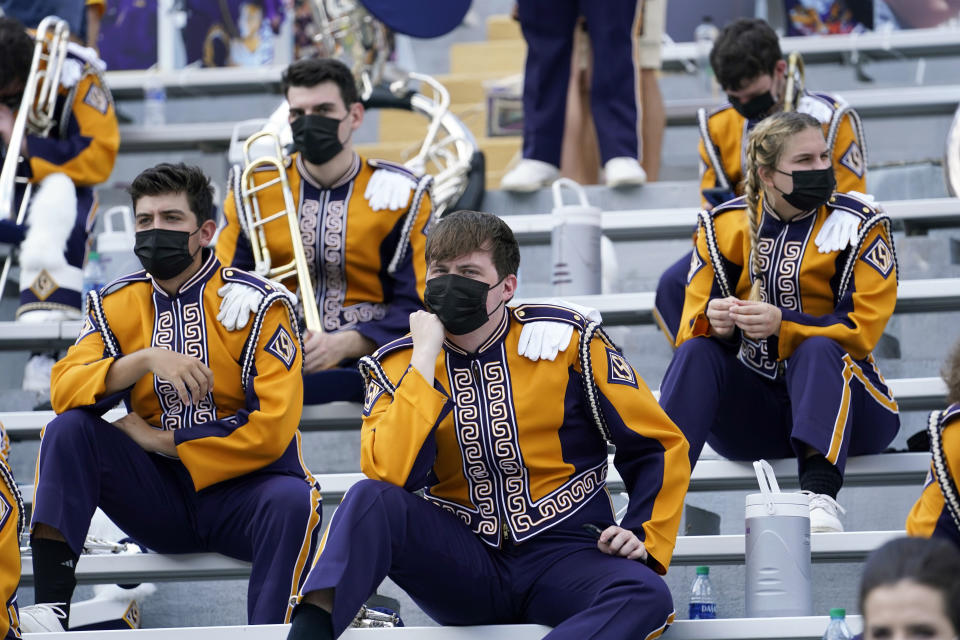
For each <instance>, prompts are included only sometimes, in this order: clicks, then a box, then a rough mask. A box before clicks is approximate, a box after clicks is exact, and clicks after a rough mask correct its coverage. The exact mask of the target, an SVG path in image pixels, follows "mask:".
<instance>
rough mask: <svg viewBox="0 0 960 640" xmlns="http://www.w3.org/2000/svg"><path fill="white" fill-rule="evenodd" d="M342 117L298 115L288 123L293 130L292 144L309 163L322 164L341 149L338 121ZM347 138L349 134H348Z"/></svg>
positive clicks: (345, 117) (344, 118)
mask: <svg viewBox="0 0 960 640" xmlns="http://www.w3.org/2000/svg"><path fill="white" fill-rule="evenodd" d="M349 115H350V114H349V113H348V114H347V115H345V116H344V117H343V118H342V119H340V120H337V119H336V118H328V117H327V116H321V115H317V114H313V113H310V114H307V115H303V116H300V117H299V118H297V119H296V120H294V121H293V122H292V123H291V124H290V129H291V131H293V146H294V147H295V148H296V150H297V151H299V152H300V154H301V155H302V156H303V158H304V160H306V161H307V162H309V163H311V164H324V163H326V162H329V161H330V160H331V159H333V157H334V156H335V155H337V154H338V153H340V152H341V151H343V143H342V142H340V134H339V130H340V123H341V122H343V121H344V120H346V119H347V118H348V117H349ZM348 139H349V136H348Z"/></svg>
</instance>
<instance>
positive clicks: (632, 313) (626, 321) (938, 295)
mask: <svg viewBox="0 0 960 640" xmlns="http://www.w3.org/2000/svg"><path fill="white" fill-rule="evenodd" d="M568 299H569V300H570V301H571V302H576V303H577V304H581V305H584V306H587V307H593V308H594V309H597V310H599V311H600V313H601V314H602V315H603V322H604V324H606V325H608V326H614V325H635V324H652V323H653V299H654V292H653V291H641V292H637V293H609V294H603V295H594V296H570V297H569V298H568ZM538 300H542V299H539V298H537V299H525V300H518V301H517V302H518V303H520V304H522V303H524V302H537V301H538ZM957 310H960V278H931V279H927V280H901V281H900V287H899V290H898V292H897V307H896V310H895V312H896V313H922V312H928V311H957ZM79 331H80V322H79V321H78V320H69V321H64V322H59V323H47V324H40V323H37V324H27V323H22V322H12V321H5V322H0V350H13V351H28V350H31V349H51V348H53V349H56V348H64V347H67V346H69V345H71V344H73V342H74V341H75V340H76V337H77V334H78V333H79Z"/></svg>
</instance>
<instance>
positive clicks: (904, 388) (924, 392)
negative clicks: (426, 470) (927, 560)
mask: <svg viewBox="0 0 960 640" xmlns="http://www.w3.org/2000/svg"><path fill="white" fill-rule="evenodd" d="M887 383H888V384H889V385H890V389H891V390H892V391H893V396H894V398H896V399H897V403H898V404H899V405H900V408H901V409H902V410H925V409H935V408H939V407H942V406H944V405H945V404H946V394H947V389H946V385H945V384H944V382H943V380H941V379H940V378H891V379H890V380H887ZM654 395H658V393H657V392H654ZM360 412H361V405H360V404H358V403H352V402H330V403H328V404H321V405H305V406H304V407H303V416H302V418H301V419H300V429H301V430H302V431H343V430H349V429H359V428H360V422H361V418H360ZM124 413H125V412H124V411H123V410H121V409H111V410H110V411H108V412H107V413H106V414H104V418H105V419H106V420H108V421H113V420H117V419H119V418H120V417H121V416H123V414H124ZM54 415H55V414H54V413H53V411H5V412H0V424H2V425H3V427H4V429H5V430H6V432H7V435H9V436H10V439H11V440H15V441H17V440H35V439H37V438H39V437H40V429H42V428H43V426H44V425H45V424H47V423H48V422H50V421H51V420H53V418H54Z"/></svg>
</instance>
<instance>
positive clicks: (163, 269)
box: [133, 228, 200, 280]
mask: <svg viewBox="0 0 960 640" xmlns="http://www.w3.org/2000/svg"><path fill="white" fill-rule="evenodd" d="M197 231H200V229H199V228H198V229H197ZM197 231H194V232H193V233H190V232H189V231H174V230H172V229H147V230H145V231H137V235H136V242H135V244H134V247H133V252H134V253H135V254H137V258H139V259H140V264H142V265H143V268H144V269H146V270H147V273H149V274H150V275H152V276H153V277H154V278H156V279H157V280H170V279H171V278H176V277H177V276H178V275H180V274H181V273H183V272H184V270H186V268H187V267H189V266H190V263H191V262H193V257H194V256H195V255H197V254H196V253H194V254H192V255H191V254H190V236H192V235H193V234H194V233H197ZM197 251H200V249H197Z"/></svg>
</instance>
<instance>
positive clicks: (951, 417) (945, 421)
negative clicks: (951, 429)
mask: <svg viewBox="0 0 960 640" xmlns="http://www.w3.org/2000/svg"><path fill="white" fill-rule="evenodd" d="M950 424H960V402H955V403H953V404H952V405H950V406H949V407H947V408H946V409H944V410H943V413H941V414H940V426H941V427H943V428H946V427H947V426H949V425H950Z"/></svg>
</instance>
